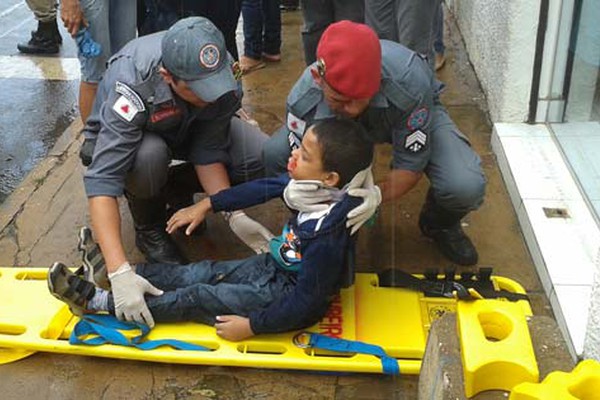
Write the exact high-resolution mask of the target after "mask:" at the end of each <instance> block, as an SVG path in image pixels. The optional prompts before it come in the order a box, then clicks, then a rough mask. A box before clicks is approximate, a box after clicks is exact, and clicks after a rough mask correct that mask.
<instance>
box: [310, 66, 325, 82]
mask: <svg viewBox="0 0 600 400" xmlns="http://www.w3.org/2000/svg"><path fill="white" fill-rule="evenodd" d="M310 74H311V75H312V77H313V79H314V81H315V83H316V84H317V85H319V86H322V85H323V78H321V75H319V71H317V69H316V68H311V69H310Z"/></svg>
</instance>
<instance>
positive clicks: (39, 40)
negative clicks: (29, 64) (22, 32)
mask: <svg viewBox="0 0 600 400" xmlns="http://www.w3.org/2000/svg"><path fill="white" fill-rule="evenodd" d="M61 44H62V37H61V36H60V33H59V32H58V25H56V20H53V21H49V22H42V21H39V22H38V28H37V31H33V32H31V39H29V42H27V43H19V44H18V45H17V48H18V49H19V51H20V52H21V53H27V54H56V53H58V47H59V46H60V45H61Z"/></svg>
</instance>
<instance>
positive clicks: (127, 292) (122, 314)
mask: <svg viewBox="0 0 600 400" xmlns="http://www.w3.org/2000/svg"><path fill="white" fill-rule="evenodd" d="M108 279H109V280H110V285H111V288H112V289H111V290H112V294H113V298H114V300H115V314H116V316H117V318H119V319H120V320H125V321H136V322H141V323H144V324H146V325H148V326H149V327H151V328H152V327H154V318H152V314H151V313H150V310H148V306H147V305H146V300H145V299H144V294H145V293H150V294H151V295H153V296H160V295H161V294H163V291H162V290H160V289H157V288H155V287H154V286H153V285H152V284H151V283H150V282H148V281H147V280H146V279H144V278H142V277H141V276H139V275H137V274H136V273H135V272H134V271H133V269H132V268H131V265H129V263H128V262H125V263H123V264H122V265H121V266H120V267H119V268H118V269H117V270H116V271H115V272H111V273H110V274H108Z"/></svg>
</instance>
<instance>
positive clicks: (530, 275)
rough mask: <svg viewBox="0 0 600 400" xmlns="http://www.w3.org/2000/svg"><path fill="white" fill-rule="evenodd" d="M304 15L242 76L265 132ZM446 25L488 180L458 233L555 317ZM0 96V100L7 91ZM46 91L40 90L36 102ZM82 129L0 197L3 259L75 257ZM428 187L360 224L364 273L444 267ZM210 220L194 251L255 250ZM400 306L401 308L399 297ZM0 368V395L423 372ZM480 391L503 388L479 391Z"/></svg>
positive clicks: (304, 385) (287, 395)
mask: <svg viewBox="0 0 600 400" xmlns="http://www.w3.org/2000/svg"><path fill="white" fill-rule="evenodd" d="M301 23H302V21H301V14H300V13H299V12H291V13H286V14H284V16H283V31H284V44H283V50H282V58H283V60H282V62H281V63H277V64H269V65H268V66H267V67H266V68H265V69H262V70H259V71H256V72H253V73H252V74H250V75H248V76H247V77H245V78H244V89H245V93H246V95H245V98H244V106H245V108H246V109H247V110H248V111H250V113H251V114H252V115H253V116H254V117H255V118H256V119H257V120H258V122H259V123H260V124H261V127H262V128H263V129H264V130H265V131H266V132H268V133H271V132H273V131H274V130H275V129H276V128H277V127H278V126H279V125H280V124H281V123H282V122H283V120H284V116H285V98H286V96H287V93H288V92H289V89H290V88H291V86H292V85H293V83H294V82H295V80H296V79H297V78H298V77H299V76H300V73H301V72H302V69H303V67H304V65H303V61H302V52H301V44H300V33H299V32H300V26H301ZM446 29H448V30H449V33H450V35H449V36H448V35H447V47H448V50H447V57H448V61H447V63H446V66H445V68H444V69H443V70H442V71H441V72H440V74H439V77H440V78H441V79H442V80H444V81H445V82H447V83H448V88H447V90H446V93H445V94H444V95H443V101H444V103H445V104H446V105H448V110H449V113H450V115H451V117H452V118H453V119H454V121H455V122H456V124H457V125H458V127H459V128H460V129H461V130H462V131H463V132H464V133H465V134H466V135H467V136H468V137H469V138H470V139H471V141H472V143H473V146H474V148H475V149H476V150H477V152H478V153H479V154H480V155H481V157H482V160H483V165H484V170H485V173H486V176H487V179H488V188H487V194H486V201H485V203H484V205H483V206H482V207H481V209H480V210H478V211H477V212H474V213H472V214H471V215H469V216H468V217H467V218H466V220H465V221H464V225H465V231H466V232H467V233H468V234H469V235H470V236H471V238H472V239H473V241H474V243H475V245H476V246H477V248H478V249H479V253H480V262H481V265H487V266H492V267H494V268H495V271H496V272H497V273H498V274H500V275H503V276H507V277H509V278H512V279H514V280H516V281H518V282H520V283H521V284H522V285H523V286H524V287H525V288H526V290H527V292H528V294H529V295H530V297H531V300H532V308H533V311H534V313H535V314H537V315H549V316H552V312H551V309H550V306H549V303H548V301H547V299H546V298H545V296H544V294H543V290H542V287H541V284H540V281H539V279H538V277H537V275H536V272H535V269H534V266H533V264H532V261H531V257H530V255H529V253H528V251H527V248H526V246H525V242H524V240H523V236H522V234H521V232H520V230H519V225H518V223H517V219H516V215H515V213H514V211H513V208H512V205H511V203H510V199H509V197H508V193H507V191H506V188H505V187H504V183H503V181H502V178H501V175H500V172H499V169H498V166H497V164H496V160H495V157H494V155H493V153H492V151H491V148H490V135H491V130H492V128H491V124H490V122H489V119H488V117H487V113H486V110H485V99H484V97H483V95H482V93H481V90H480V88H479V85H478V82H477V80H476V78H475V75H474V73H473V71H472V69H471V68H470V64H469V62H468V59H467V55H466V52H465V49H464V47H463V45H462V41H461V38H460V35H459V33H458V30H457V28H456V26H455V25H454V23H453V22H452V21H449V23H447V24H446ZM447 33H448V32H447ZM0 40H2V41H4V40H5V38H0ZM0 84H2V82H0ZM0 93H2V94H1V95H0V96H1V97H2V98H4V96H6V94H5V92H3V91H0ZM41 100H42V97H40V96H38V97H37V99H36V100H35V102H39V101H41ZM1 101H2V102H8V100H1ZM31 101H32V102H33V100H31ZM53 101H55V102H58V100H57V99H50V101H49V103H52V102H53ZM11 104H12V102H11ZM13 106H15V105H13ZM16 106H18V104H17V105H16ZM37 107H43V106H42V105H40V104H38V105H37ZM58 119H59V118H58V117H57V120H58ZM0 126H4V125H0ZM13 127H14V128H15V129H16V128H17V127H18V126H17V125H15V126H13ZM3 129H4V128H3ZM79 129H80V124H79V123H77V122H76V123H74V124H72V125H71V126H70V127H69V128H68V129H67V130H66V131H65V132H64V133H62V134H61V135H60V136H59V137H58V140H57V142H56V144H55V146H54V147H53V148H52V149H51V150H50V152H49V153H48V156H47V157H46V158H44V159H43V160H42V161H41V162H40V163H39V164H38V166H37V167H36V168H35V169H33V171H32V172H31V173H30V174H29V175H28V176H27V177H26V178H25V180H24V181H23V183H22V184H21V185H20V186H19V187H18V188H17V189H16V190H15V191H14V193H13V194H12V195H11V196H10V197H9V198H7V199H6V201H5V202H4V203H3V204H0V265H4V266H38V267H47V266H49V265H50V264H51V263H52V262H54V261H62V262H64V263H66V264H67V265H76V264H77V262H78V254H77V251H76V242H77V238H76V234H77V231H78V228H79V227H80V226H81V225H83V224H87V223H89V217H88V215H87V205H86V200H85V195H84V191H83V185H82V179H81V175H82V171H83V170H82V167H81V165H80V163H79V160H78V158H77V152H78V150H79V145H80V141H81V138H80V137H79V135H78V131H79ZM18 132H20V129H19V130H18ZM390 157H391V148H390V147H389V146H379V147H378V149H377V157H376V161H375V175H376V179H382V178H383V176H384V175H385V173H386V172H387V169H388V166H389V160H390ZM426 190H427V182H425V181H423V182H421V183H420V184H419V186H418V187H417V188H415V190H413V191H412V192H411V193H409V194H408V195H406V196H405V197H404V198H402V199H401V200H399V201H396V202H394V203H392V204H386V205H384V206H383V207H382V210H381V213H380V216H379V218H378V221H377V224H376V225H375V227H373V228H371V229H363V231H362V232H361V236H360V239H359V246H358V254H357V256H358V271H359V272H370V271H379V270H382V269H385V268H389V267H393V268H397V269H402V270H405V271H409V272H422V271H423V270H424V269H425V268H430V267H437V268H444V267H447V266H448V262H447V261H445V260H444V259H443V258H442V257H441V256H440V255H439V253H438V252H437V251H436V249H435V247H434V245H433V243H431V242H430V241H428V240H427V239H425V238H424V237H422V236H421V235H420V233H419V231H418V228H417V218H418V213H419V209H420V206H421V204H422V202H423V199H424V197H425V193H426ZM121 212H122V217H123V229H122V235H123V240H124V242H125V246H126V249H127V251H128V253H129V258H130V260H131V261H133V262H135V261H139V260H141V255H140V253H139V252H138V251H137V250H136V249H135V245H134V243H133V242H134V239H133V228H132V225H131V218H130V216H129V214H128V211H127V210H126V207H125V206H124V205H123V206H122V207H121ZM248 213H249V214H250V215H251V216H253V217H255V218H256V219H258V220H259V221H261V222H262V223H264V224H265V225H266V226H267V227H268V228H270V229H271V230H273V231H276V230H278V229H279V228H280V226H281V222H282V221H284V220H285V219H286V216H287V212H286V210H285V208H284V207H283V206H282V205H281V203H280V202H276V201H274V202H271V203H270V204H267V205H261V206H258V207H254V208H252V209H251V210H249V211H248ZM208 226H209V229H208V231H207V233H206V234H204V235H203V236H202V237H191V238H184V237H181V236H177V237H176V240H177V241H178V243H179V244H180V245H182V246H183V247H184V248H185V250H186V253H187V255H188V256H189V257H190V258H192V259H200V258H222V259H232V258H239V257H246V256H248V255H250V254H251V252H250V251H249V250H248V249H247V248H246V247H244V246H243V245H242V244H241V242H240V241H239V240H238V239H237V238H236V237H235V236H234V235H233V233H231V231H230V230H229V228H228V226H227V224H226V223H225V222H224V221H223V220H222V219H221V218H219V217H218V216H209V218H208ZM398 312H399V313H400V312H402V310H401V305H399V308H398ZM0 376H2V379H1V380H0V393H3V396H2V397H3V398H7V399H14V398H27V399H76V398H82V397H86V398H132V399H159V398H160V399H163V398H167V399H188V398H189V399H338V400H342V399H344V400H345V399H350V400H352V399H374V400H377V399H416V393H417V379H418V378H417V377H414V376H401V377H387V376H381V375H346V374H340V375H330V374H317V373H315V374H311V373H306V372H291V371H289V372H288V371H273V370H263V369H248V368H228V367H202V366H181V365H168V364H152V363H144V362H131V361H122V360H109V359H97V358H91V357H75V356H68V355H53V354H41V353H40V354H35V355H33V356H31V357H29V358H27V359H25V360H22V361H19V362H16V363H13V364H8V365H2V366H0ZM476 398H477V399H483V398H505V396H503V395H498V396H491V395H490V396H488V395H487V394H485V395H480V396H478V397H476Z"/></svg>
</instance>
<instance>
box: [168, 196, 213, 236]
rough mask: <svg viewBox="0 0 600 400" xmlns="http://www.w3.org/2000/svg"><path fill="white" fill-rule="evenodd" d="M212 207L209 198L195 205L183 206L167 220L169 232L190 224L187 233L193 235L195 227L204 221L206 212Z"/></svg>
mask: <svg viewBox="0 0 600 400" xmlns="http://www.w3.org/2000/svg"><path fill="white" fill-rule="evenodd" d="M210 208H211V207H210V200H209V199H204V200H202V201H201V202H199V203H196V204H194V205H193V206H190V207H186V208H182V209H181V210H179V211H177V212H176V213H175V214H173V216H172V217H171V218H169V220H168V221H167V232H168V233H173V232H175V231H176V230H177V229H179V228H181V227H182V226H185V225H188V227H187V229H186V230H185V234H186V235H188V236H189V235H191V234H192V232H193V231H194V229H196V227H198V225H200V223H201V222H202V221H204V218H206V213H207V212H208V211H209V210H210Z"/></svg>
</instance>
